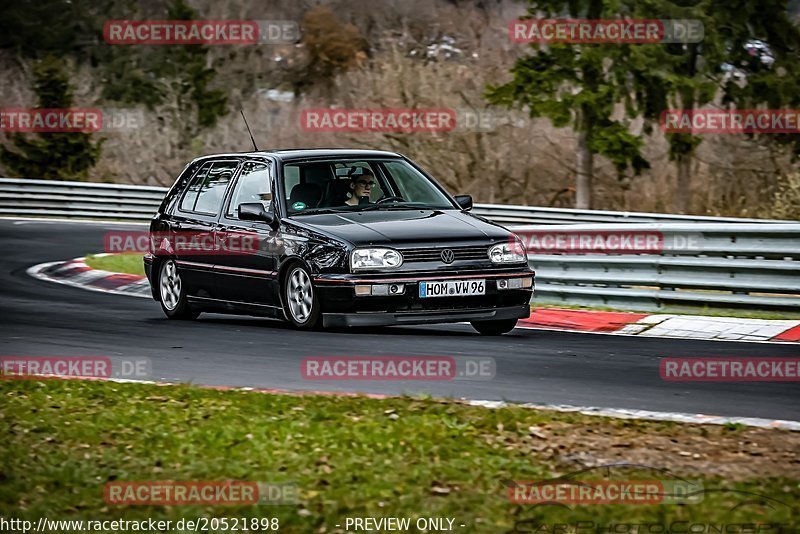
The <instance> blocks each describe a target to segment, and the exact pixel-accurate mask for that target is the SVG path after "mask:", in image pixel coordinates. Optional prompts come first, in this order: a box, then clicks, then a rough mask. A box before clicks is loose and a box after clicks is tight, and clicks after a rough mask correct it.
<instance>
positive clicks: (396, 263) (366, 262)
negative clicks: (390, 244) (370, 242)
mask: <svg viewBox="0 0 800 534" xmlns="http://www.w3.org/2000/svg"><path fill="white" fill-rule="evenodd" d="M402 264H403V256H401V255H400V253H399V252H397V251H396V250H394V249H391V248H357V249H355V250H354V251H353V253H352V254H350V267H351V268H352V269H353V270H356V269H393V268H395V267H400V266H401V265H402Z"/></svg>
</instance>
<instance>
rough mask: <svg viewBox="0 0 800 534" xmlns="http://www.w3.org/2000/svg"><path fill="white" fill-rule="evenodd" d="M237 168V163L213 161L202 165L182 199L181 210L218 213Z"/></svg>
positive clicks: (210, 213)
mask: <svg viewBox="0 0 800 534" xmlns="http://www.w3.org/2000/svg"><path fill="white" fill-rule="evenodd" d="M238 166H239V162H238V161H215V162H212V163H208V164H206V165H204V166H203V168H202V169H200V172H199V173H197V176H195V178H194V180H193V181H192V184H191V185H190V186H189V189H188V191H187V192H186V195H185V196H184V197H183V200H182V201H181V210H183V211H194V212H197V213H205V214H209V215H216V214H217V213H219V209H220V206H221V205H222V200H223V198H224V197H225V190H226V189H227V188H228V184H229V183H230V181H231V179H232V178H233V175H234V173H235V172H236V167H238Z"/></svg>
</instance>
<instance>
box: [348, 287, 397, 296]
mask: <svg viewBox="0 0 800 534" xmlns="http://www.w3.org/2000/svg"><path fill="white" fill-rule="evenodd" d="M355 290H356V296H359V297H361V296H365V295H373V296H378V297H381V296H383V297H385V296H388V295H402V294H403V293H405V292H406V285H405V284H373V285H357V286H355Z"/></svg>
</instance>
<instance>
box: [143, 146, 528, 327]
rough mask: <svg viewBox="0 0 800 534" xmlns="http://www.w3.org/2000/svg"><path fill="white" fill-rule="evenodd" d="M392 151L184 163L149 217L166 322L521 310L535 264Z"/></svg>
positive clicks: (315, 320)
mask: <svg viewBox="0 0 800 534" xmlns="http://www.w3.org/2000/svg"><path fill="white" fill-rule="evenodd" d="M471 208H472V197H470V196H469V195H461V196H456V197H452V196H450V195H449V194H448V193H447V192H446V191H445V190H444V189H443V188H442V186H440V185H439V184H438V183H437V182H436V181H435V180H434V179H433V178H432V177H431V176H429V175H428V174H427V173H426V172H425V171H424V170H422V169H421V168H420V167H419V166H418V165H416V164H415V163H413V162H412V161H410V160H409V159H408V158H405V157H404V156H402V155H400V154H395V153H391V152H382V151H368V150H340V149H309V150H276V151H264V152H252V153H240V154H221V155H215V156H206V157H202V158H198V159H196V160H194V161H192V162H191V163H190V164H189V165H187V166H186V168H185V169H184V170H183V172H182V173H181V175H180V176H179V177H178V179H177V180H176V181H175V184H174V185H173V186H172V188H171V189H170V190H169V192H168V193H167V195H166V197H165V198H164V201H163V202H162V203H161V206H160V207H159V209H158V213H157V214H156V215H155V217H154V218H153V220H152V222H151V224H150V235H151V249H150V252H149V253H147V254H145V258H144V264H145V271H146V273H147V278H148V280H149V281H150V285H151V288H152V293H153V298H154V299H156V300H157V301H159V302H160V303H161V307H162V309H163V311H164V313H165V314H166V315H167V316H168V317H170V318H176V319H179V318H195V317H197V315H199V314H200V313H201V312H203V311H210V312H228V313H245V314H251V315H262V316H269V317H275V318H280V319H285V320H287V321H290V322H291V323H292V324H293V325H294V326H295V327H297V328H301V329H310V328H314V327H317V326H320V325H322V326H338V327H348V326H369V325H375V326H377V325H404V324H424V323H448V322H451V323H452V322H461V321H468V322H470V323H471V324H472V326H473V327H474V328H475V329H476V330H477V331H478V332H480V333H481V334H489V335H497V334H502V333H505V332H508V331H510V330H511V329H512V328H514V325H515V324H516V323H517V319H519V318H521V317H528V315H529V314H530V308H529V302H530V299H531V295H532V293H533V274H534V273H533V271H532V270H531V269H530V268H529V267H528V263H527V258H526V254H525V250H524V247H523V245H522V243H521V241H520V240H519V238H517V236H515V235H514V234H513V233H512V232H510V231H508V230H506V229H505V228H503V227H501V226H499V225H497V224H494V223H492V222H490V221H488V220H486V219H484V218H482V217H479V216H476V215H473V214H471V213H469V210H470V209H471Z"/></svg>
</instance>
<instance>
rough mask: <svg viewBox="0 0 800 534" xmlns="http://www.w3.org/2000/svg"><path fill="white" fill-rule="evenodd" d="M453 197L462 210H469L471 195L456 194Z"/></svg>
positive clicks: (470, 207)
mask: <svg viewBox="0 0 800 534" xmlns="http://www.w3.org/2000/svg"><path fill="white" fill-rule="evenodd" d="M455 198H456V202H457V203H458V205H459V206H461V209H462V210H464V211H469V210H471V209H472V195H456V197H455Z"/></svg>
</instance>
